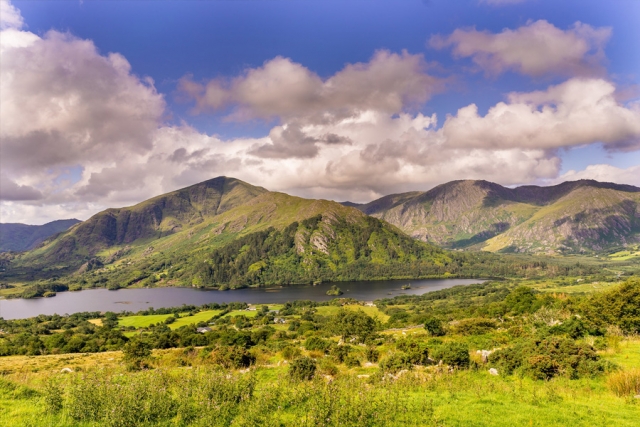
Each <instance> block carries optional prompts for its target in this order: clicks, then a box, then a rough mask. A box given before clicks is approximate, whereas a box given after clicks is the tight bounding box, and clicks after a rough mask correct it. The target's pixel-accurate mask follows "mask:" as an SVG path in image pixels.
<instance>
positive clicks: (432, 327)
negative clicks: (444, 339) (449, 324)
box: [424, 317, 446, 337]
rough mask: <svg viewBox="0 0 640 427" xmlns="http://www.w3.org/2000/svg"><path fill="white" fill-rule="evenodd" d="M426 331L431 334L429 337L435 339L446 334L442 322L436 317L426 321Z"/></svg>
mask: <svg viewBox="0 0 640 427" xmlns="http://www.w3.org/2000/svg"><path fill="white" fill-rule="evenodd" d="M424 329H426V331H427V332H429V335H431V336H434V337H441V336H443V335H445V334H446V331H445V330H444V326H443V325H442V320H440V319H436V318H435V317H431V318H428V319H426V320H425V321H424Z"/></svg>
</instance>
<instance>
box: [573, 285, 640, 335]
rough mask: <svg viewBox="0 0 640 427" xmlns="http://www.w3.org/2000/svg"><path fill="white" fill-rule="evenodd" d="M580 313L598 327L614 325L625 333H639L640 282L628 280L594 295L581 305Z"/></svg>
mask: <svg viewBox="0 0 640 427" xmlns="http://www.w3.org/2000/svg"><path fill="white" fill-rule="evenodd" d="M582 312H583V313H584V315H585V317H586V318H587V319H588V320H589V321H590V322H592V323H593V324H594V325H596V326H598V327H605V326H606V325H616V326H619V327H620V328H621V329H622V330H623V331H624V332H626V333H638V332H640V280H638V279H635V278H634V279H629V280H627V281H626V282H624V283H622V284H621V285H620V286H616V287H614V288H612V289H609V290H606V291H604V292H598V293H597V294H594V295H593V296H592V297H590V298H589V299H588V300H587V301H586V302H585V303H584V304H583V306H582Z"/></svg>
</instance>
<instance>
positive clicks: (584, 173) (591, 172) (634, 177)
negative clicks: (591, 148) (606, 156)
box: [555, 164, 640, 187]
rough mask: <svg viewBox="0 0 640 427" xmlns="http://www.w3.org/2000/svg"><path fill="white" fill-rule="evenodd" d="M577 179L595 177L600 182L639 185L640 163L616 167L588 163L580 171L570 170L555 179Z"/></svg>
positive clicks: (561, 180)
mask: <svg viewBox="0 0 640 427" xmlns="http://www.w3.org/2000/svg"><path fill="white" fill-rule="evenodd" d="M579 179H595V180H596V181H602V182H614V183H616V184H629V185H635V186H637V187H640V165H636V166H630V167H628V168H618V167H616V166H611V165H607V164H597V165H589V166H587V167H586V168H585V169H583V170H581V171H575V170H570V171H568V172H566V173H564V174H562V175H561V176H559V177H558V178H557V179H556V180H555V181H556V182H563V181H576V180H579Z"/></svg>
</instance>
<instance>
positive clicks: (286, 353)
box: [282, 345, 301, 360]
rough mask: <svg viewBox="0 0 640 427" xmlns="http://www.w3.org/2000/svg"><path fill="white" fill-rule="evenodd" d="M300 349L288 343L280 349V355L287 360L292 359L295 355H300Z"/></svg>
mask: <svg viewBox="0 0 640 427" xmlns="http://www.w3.org/2000/svg"><path fill="white" fill-rule="evenodd" d="M300 353H301V352H300V349H299V348H298V347H296V346H293V345H288V346H286V347H285V348H283V349H282V357H284V358H285V359H287V360H293V359H295V358H296V357H298V356H300Z"/></svg>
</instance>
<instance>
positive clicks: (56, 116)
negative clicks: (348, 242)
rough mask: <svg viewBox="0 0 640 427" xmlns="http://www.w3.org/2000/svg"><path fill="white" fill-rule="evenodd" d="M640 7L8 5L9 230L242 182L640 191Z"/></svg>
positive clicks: (304, 0)
mask: <svg viewBox="0 0 640 427" xmlns="http://www.w3.org/2000/svg"><path fill="white" fill-rule="evenodd" d="M638 22H640V1H636V0H616V1H603V0H600V1H588V0H579V1H573V0H565V1H562V2H557V1H551V0H549V1H546V0H468V1H463V0H459V1H455V2H452V1H446V0H378V1H376V0H361V1H359V0H343V1H331V0H321V1H315V0H298V1H295V0H250V1H226V0H220V1H215V0H211V1H195V0H194V1H143V0H138V1H128V2H127V1H92V0H84V1H36V0H29V1H11V2H10V1H7V0H0V221H1V222H20V223H28V224H43V223H46V222H49V221H52V220H56V219H63V218H78V219H81V220H84V219H87V218H89V217H90V216H91V215H93V214H95V213H97V212H99V211H101V210H103V209H105V208H109V207H122V206H129V205H132V204H135V203H138V202H140V201H143V200H146V199H148V198H150V197H153V196H156V195H159V194H162V193H165V192H169V191H173V190H176V189H179V188H182V187H185V186H188V185H192V184H195V183H198V182H201V181H204V180H207V179H210V178H214V177H217V176H221V175H225V176H229V177H235V178H239V179H242V180H244V181H247V182H249V183H251V184H253V185H258V186H262V187H265V188H267V189H269V190H273V191H283V192H286V193H289V194H293V195H297V196H301V197H309V198H324V199H331V200H336V201H345V200H350V201H354V202H367V201H370V200H373V199H376V198H378V197H381V196H383V195H386V194H391V193H399V192H405V191H415V190H428V189H430V188H433V187H434V186H436V185H439V184H442V183H445V182H448V181H451V180H457V179H484V180H488V181H493V182H497V183H500V184H502V185H506V186H517V185H525V184H535V185H553V184H557V183H559V182H562V181H566V180H577V179H596V180H600V181H609V182H617V183H624V184H632V185H637V186H640V26H639V25H637V23H638Z"/></svg>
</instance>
